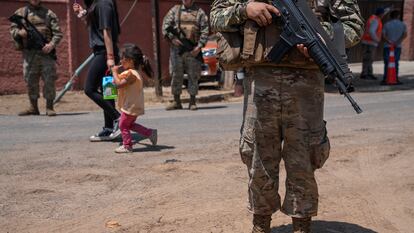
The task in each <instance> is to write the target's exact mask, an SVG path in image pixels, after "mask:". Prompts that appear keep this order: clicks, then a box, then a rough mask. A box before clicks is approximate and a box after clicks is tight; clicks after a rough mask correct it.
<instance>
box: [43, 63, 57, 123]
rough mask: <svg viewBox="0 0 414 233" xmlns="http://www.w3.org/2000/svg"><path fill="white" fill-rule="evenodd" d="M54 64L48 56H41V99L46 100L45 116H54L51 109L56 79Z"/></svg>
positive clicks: (54, 95)
mask: <svg viewBox="0 0 414 233" xmlns="http://www.w3.org/2000/svg"><path fill="white" fill-rule="evenodd" d="M55 63H56V61H55V60H53V58H51V57H50V56H45V55H43V56H42V79H43V83H44V85H43V97H44V98H45V99H46V114H47V115H48V116H55V115H56V113H55V111H54V109H53V101H54V100H55V97H56V88H55V82H56V79H57V74H56V64H55Z"/></svg>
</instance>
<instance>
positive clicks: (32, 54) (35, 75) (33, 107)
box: [18, 50, 41, 116]
mask: <svg viewBox="0 0 414 233" xmlns="http://www.w3.org/2000/svg"><path fill="white" fill-rule="evenodd" d="M37 53H39V52H38V51H33V50H24V51H23V77H24V80H25V81H26V84H27V90H28V97H29V101H30V107H29V108H27V109H25V110H23V111H21V112H19V114H18V115H19V116H25V115H39V108H38V105H37V100H38V98H39V79H40V65H41V64H40V62H39V59H37V57H38V55H37Z"/></svg>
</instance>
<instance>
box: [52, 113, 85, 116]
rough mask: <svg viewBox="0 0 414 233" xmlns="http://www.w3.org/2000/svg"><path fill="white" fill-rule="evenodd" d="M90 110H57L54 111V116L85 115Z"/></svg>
mask: <svg viewBox="0 0 414 233" xmlns="http://www.w3.org/2000/svg"><path fill="white" fill-rule="evenodd" d="M89 113H90V112H62V113H60V112H58V113H56V116H78V115H86V114H89Z"/></svg>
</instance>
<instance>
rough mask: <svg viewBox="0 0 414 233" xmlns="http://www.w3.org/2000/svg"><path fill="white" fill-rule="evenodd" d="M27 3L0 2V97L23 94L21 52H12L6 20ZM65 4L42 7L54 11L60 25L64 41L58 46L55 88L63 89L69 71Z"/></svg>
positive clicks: (69, 57)
mask: <svg viewBox="0 0 414 233" xmlns="http://www.w3.org/2000/svg"><path fill="white" fill-rule="evenodd" d="M26 2H27V1H4V0H3V1H2V3H1V8H0V54H1V56H0V94H16V93H26V83H25V82H24V80H23V69H22V67H23V60H22V55H21V52H20V51H16V50H15V49H14V44H13V42H12V39H11V37H10V33H9V29H10V22H9V21H8V20H7V18H8V17H9V16H11V15H12V14H13V13H14V11H15V10H16V9H18V8H19V7H22V6H24V5H25V4H26ZM65 2H66V1H59V0H57V1H53V2H52V1H45V3H44V5H45V6H46V7H48V8H50V9H51V10H53V11H54V12H55V13H56V14H57V15H58V16H59V18H60V26H61V29H62V31H63V32H64V38H63V40H62V41H61V43H60V44H59V46H58V47H57V55H58V62H59V65H58V66H57V68H58V77H59V78H58V80H57V82H56V84H57V86H58V87H59V88H60V87H62V86H63V85H64V84H65V83H66V82H67V80H68V78H69V74H70V70H71V62H70V61H71V54H70V50H69V43H68V36H67V34H68V33H69V30H68V20H67V17H66V16H67V7H66V6H67V3H65Z"/></svg>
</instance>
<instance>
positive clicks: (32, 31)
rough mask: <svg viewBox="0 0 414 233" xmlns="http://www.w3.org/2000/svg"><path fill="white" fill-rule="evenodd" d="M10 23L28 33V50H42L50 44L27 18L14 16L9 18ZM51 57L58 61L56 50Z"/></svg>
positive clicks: (51, 53)
mask: <svg viewBox="0 0 414 233" xmlns="http://www.w3.org/2000/svg"><path fill="white" fill-rule="evenodd" d="M9 21H10V22H12V23H15V24H17V26H18V28H20V29H21V28H23V29H24V30H26V32H27V42H28V45H27V48H28V49H35V50H42V48H43V47H44V46H45V45H46V44H47V43H48V41H47V39H46V38H45V37H44V36H43V35H42V33H40V32H39V31H38V30H37V28H36V27H35V26H34V25H33V24H32V23H31V22H30V21H29V20H27V18H25V17H23V16H20V15H17V14H14V15H12V16H10V17H9ZM49 55H50V56H51V57H52V58H53V59H54V60H57V57H56V49H53V50H52V51H51V52H50V53H49Z"/></svg>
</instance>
